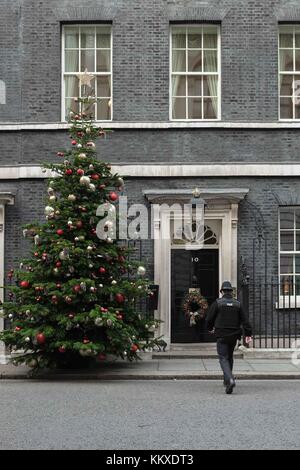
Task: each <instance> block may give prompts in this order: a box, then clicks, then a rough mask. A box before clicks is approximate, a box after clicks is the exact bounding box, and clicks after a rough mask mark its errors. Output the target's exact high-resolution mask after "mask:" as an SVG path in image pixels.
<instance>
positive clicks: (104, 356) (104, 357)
mask: <svg viewBox="0 0 300 470" xmlns="http://www.w3.org/2000/svg"><path fill="white" fill-rule="evenodd" d="M98 359H99V361H105V359H106V354H104V353H100V354H99V355H98Z"/></svg>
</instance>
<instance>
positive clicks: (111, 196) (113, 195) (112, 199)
mask: <svg viewBox="0 0 300 470" xmlns="http://www.w3.org/2000/svg"><path fill="white" fill-rule="evenodd" d="M109 199H110V200H111V201H113V202H114V201H117V200H118V199H119V196H118V195H117V193H115V192H114V191H111V192H110V193H109Z"/></svg>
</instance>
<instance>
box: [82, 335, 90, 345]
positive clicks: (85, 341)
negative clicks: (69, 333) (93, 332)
mask: <svg viewBox="0 0 300 470" xmlns="http://www.w3.org/2000/svg"><path fill="white" fill-rule="evenodd" d="M89 342H90V340H89V339H88V338H87V337H86V336H85V337H84V338H83V343H84V344H88V343H89Z"/></svg>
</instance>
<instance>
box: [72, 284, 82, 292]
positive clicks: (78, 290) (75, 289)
mask: <svg viewBox="0 0 300 470" xmlns="http://www.w3.org/2000/svg"><path fill="white" fill-rule="evenodd" d="M73 291H74V292H76V293H78V292H80V291H81V287H80V285H79V284H76V286H74V287H73Z"/></svg>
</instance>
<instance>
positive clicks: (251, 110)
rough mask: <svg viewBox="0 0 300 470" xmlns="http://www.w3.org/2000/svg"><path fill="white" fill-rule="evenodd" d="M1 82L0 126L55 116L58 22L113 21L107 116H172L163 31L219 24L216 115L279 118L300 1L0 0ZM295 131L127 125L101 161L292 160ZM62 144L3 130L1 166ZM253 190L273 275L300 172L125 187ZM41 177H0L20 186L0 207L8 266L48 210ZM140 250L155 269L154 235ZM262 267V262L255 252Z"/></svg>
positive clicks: (244, 240)
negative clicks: (285, 38)
mask: <svg viewBox="0 0 300 470" xmlns="http://www.w3.org/2000/svg"><path fill="white" fill-rule="evenodd" d="M0 7H1V15H0V56H1V60H0V79H1V80H4V81H5V83H6V87H7V104H6V105H0V124H1V122H2V123H18V122H23V123H37V124H40V123H55V122H59V121H60V118H61V26H62V24H63V23H66V22H77V23H80V22H90V23H92V22H95V21H98V22H111V23H112V25H113V89H114V93H113V105H114V116H113V120H114V121H117V122H137V123H139V122H165V121H168V120H169V28H170V23H172V22H217V23H219V24H220V25H221V83H222V96H221V98H222V104H221V111H222V112H221V121H224V122H236V123H237V122H240V123H265V122H271V123H272V122H273V123H276V122H277V121H278V96H277V95H278V49H277V47H278V36H277V34H278V23H279V22H284V21H285V22H287V21H290V22H300V0H298V1H288V0H264V1H261V0H251V1H248V0H239V1H236V0H209V1H198V0H143V1H141V0H131V1H130V2H128V1H127V0H86V1H83V0H51V1H49V0H39V1H37V0H14V1H13V2H12V1H11V0H0ZM299 141H300V140H299V130H298V129H292V128H290V129H280V128H277V129H251V128H248V129H245V128H242V127H240V128H235V129H233V128H226V129H225V128H221V129H216V128H214V127H213V126H211V127H209V128H202V129H191V128H188V127H186V128H184V129H165V130H160V129H152V130H140V129H127V130H126V129H123V130H118V131H116V132H115V133H113V134H112V135H111V136H109V137H108V138H107V139H106V140H103V141H102V142H101V143H100V145H99V157H100V158H103V159H104V160H108V161H111V162H112V163H133V164H134V163H136V164H141V163H151V164H155V163H157V164H161V163H165V164H168V163H169V164H171V163H177V164H180V163H190V164H194V163H197V164H200V163H214V162H222V163H224V164H226V163H230V162H236V163H246V162H251V163H256V162H257V163H263V162H266V163H276V162H278V163H282V162H286V163H289V162H290V163H297V162H298V159H299V147H300V146H299ZM67 143H68V139H67V135H66V132H65V131H54V130H35V131H33V130H27V131H5V130H1V131H0V149H1V152H0V172H1V166H11V165H38V164H39V163H41V162H43V161H51V160H55V158H56V157H55V154H56V151H57V150H58V149H60V148H62V147H64V146H65V145H66V144H67ZM196 185H199V186H200V187H206V188H208V187H214V188H218V187H219V188H229V187H246V188H249V189H250V193H249V196H248V199H249V201H250V202H252V203H254V204H255V205H256V206H257V207H258V209H259V210H260V211H261V212H262V214H263V216H264V218H265V235H266V237H267V252H268V253H267V255H268V256H267V259H268V276H273V275H274V276H275V275H277V272H278V227H277V213H278V206H279V204H283V205H287V204H300V196H298V195H299V194H300V180H299V178H296V177H295V178H291V177H285V178H262V177H257V178H237V177H234V178H222V177H220V178H200V177H199V178H174V179H168V178H164V179H159V178H157V179H149V178H144V179H129V180H128V182H127V186H126V191H127V193H128V195H129V197H130V198H132V200H134V201H141V202H142V201H143V196H142V190H143V189H151V188H158V189H161V188H164V189H167V188H172V189H174V188H192V187H195V186H196ZM44 188H45V182H44V181H43V180H19V181H13V180H12V181H7V182H5V181H3V180H0V191H5V190H11V191H13V192H15V193H16V204H15V206H7V208H6V232H5V242H6V252H5V264H6V268H8V267H10V266H11V265H12V264H13V263H14V262H15V261H16V260H18V259H19V258H20V257H21V256H22V255H23V254H24V252H25V251H26V244H25V242H24V240H23V238H22V236H21V225H22V224H23V223H25V222H28V221H31V220H33V219H39V218H41V217H42V216H43V207H44V203H43V194H44ZM239 217H240V222H239V228H238V250H239V255H243V256H245V257H246V259H248V264H249V270H250V271H251V263H252V261H251V256H252V241H253V238H255V237H256V236H257V233H256V230H255V215H254V213H253V211H251V210H250V209H249V207H248V206H247V204H246V203H244V202H242V203H241V205H240V214H239ZM143 251H144V253H143V256H145V258H146V259H147V260H148V264H149V266H148V267H149V271H150V273H153V245H152V242H147V243H144V244H143ZM258 258H259V259H260V262H258V271H259V272H261V273H263V270H264V261H262V257H259V256H258Z"/></svg>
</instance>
